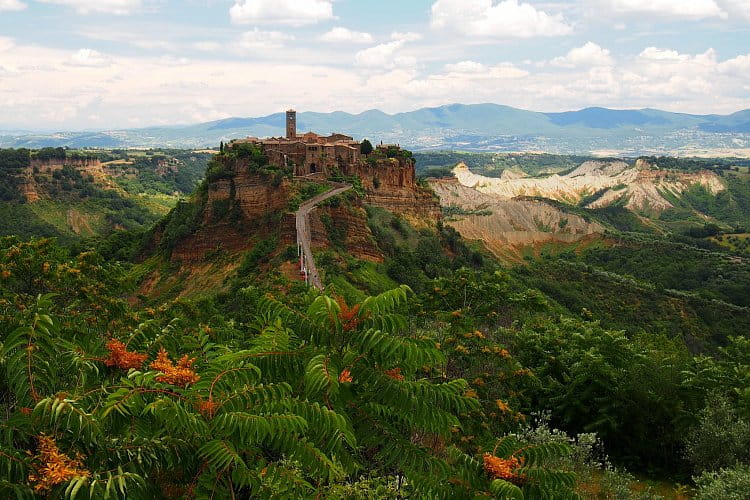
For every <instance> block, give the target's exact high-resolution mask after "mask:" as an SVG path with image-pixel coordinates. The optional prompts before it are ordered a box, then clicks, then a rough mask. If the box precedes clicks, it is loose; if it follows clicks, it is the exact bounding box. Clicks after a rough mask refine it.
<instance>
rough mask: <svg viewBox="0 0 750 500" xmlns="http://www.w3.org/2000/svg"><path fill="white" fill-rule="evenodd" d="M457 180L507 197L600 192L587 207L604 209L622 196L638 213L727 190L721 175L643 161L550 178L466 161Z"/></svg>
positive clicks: (574, 197)
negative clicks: (689, 195) (697, 189)
mask: <svg viewBox="0 0 750 500" xmlns="http://www.w3.org/2000/svg"><path fill="white" fill-rule="evenodd" d="M453 173H454V175H455V177H456V178H457V179H458V181H459V182H460V183H461V184H462V185H464V186H467V187H471V188H475V189H477V190H478V191H481V192H483V193H488V194H492V195H494V196H498V197H500V198H504V199H511V198H515V197H519V196H538V197H543V198H550V199H553V200H558V201H564V202H568V203H573V204H578V203H579V202H580V201H581V200H583V198H584V197H586V196H588V195H593V194H595V193H596V194H598V196H597V198H596V200H594V201H592V202H590V203H589V204H587V205H586V206H587V208H599V207H603V206H608V205H611V204H613V203H615V202H618V201H620V200H623V202H624V205H625V206H626V207H627V208H629V209H631V210H634V211H641V210H655V211H662V210H665V209H668V208H671V207H672V206H673V205H672V203H670V202H669V201H668V200H667V198H665V196H664V194H663V193H671V194H673V195H675V196H679V195H681V194H682V193H684V192H685V191H686V190H687V189H689V188H690V187H691V186H693V185H696V184H697V185H701V186H703V187H704V188H706V189H707V190H708V191H709V192H711V193H713V194H717V193H719V192H721V191H723V190H724V189H725V187H724V184H723V183H722V182H721V179H720V178H719V176H717V175H716V174H714V173H713V172H709V171H702V172H674V171H669V170H661V169H658V168H655V167H653V166H652V165H650V164H649V163H648V162H646V161H644V160H638V161H637V162H636V164H635V165H633V166H630V165H628V164H627V163H625V162H624V161H588V162H585V163H583V164H581V165H580V166H579V167H578V168H576V169H575V170H573V171H572V172H570V173H568V174H565V175H557V174H555V175H550V176H547V177H517V176H503V177H502V178H499V179H498V178H491V177H485V176H482V175H477V174H475V173H473V172H471V170H469V167H467V166H466V165H464V164H459V165H458V166H456V168H454V169H453Z"/></svg>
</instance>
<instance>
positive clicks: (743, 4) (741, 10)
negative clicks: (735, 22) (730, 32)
mask: <svg viewBox="0 0 750 500" xmlns="http://www.w3.org/2000/svg"><path fill="white" fill-rule="evenodd" d="M717 1H718V3H719V5H720V6H721V8H723V9H724V10H725V11H727V12H728V13H729V15H730V17H739V18H741V19H744V20H745V21H750V0H717Z"/></svg>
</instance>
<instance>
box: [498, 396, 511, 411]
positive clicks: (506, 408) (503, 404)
mask: <svg viewBox="0 0 750 500" xmlns="http://www.w3.org/2000/svg"><path fill="white" fill-rule="evenodd" d="M495 405H497V407H498V409H499V410H500V411H501V412H503V413H508V412H509V411H510V406H508V403H506V402H505V401H503V400H502V399H496V400H495Z"/></svg>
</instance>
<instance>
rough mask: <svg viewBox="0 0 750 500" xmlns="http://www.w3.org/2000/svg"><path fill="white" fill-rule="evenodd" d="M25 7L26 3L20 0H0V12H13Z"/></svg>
mask: <svg viewBox="0 0 750 500" xmlns="http://www.w3.org/2000/svg"><path fill="white" fill-rule="evenodd" d="M25 8H26V4H25V3H23V2H21V1H20V0H0V12H3V11H8V12H13V11H19V10H24V9H25Z"/></svg>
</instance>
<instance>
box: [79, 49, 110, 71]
mask: <svg viewBox="0 0 750 500" xmlns="http://www.w3.org/2000/svg"><path fill="white" fill-rule="evenodd" d="M68 64H70V65H72V66H88V67H103V66H109V65H110V64H112V61H111V59H110V58H109V57H107V56H105V55H104V54H102V53H101V52H98V51H96V50H94V49H80V50H78V51H77V52H75V53H74V54H73V55H72V56H70V61H69V62H68Z"/></svg>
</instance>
